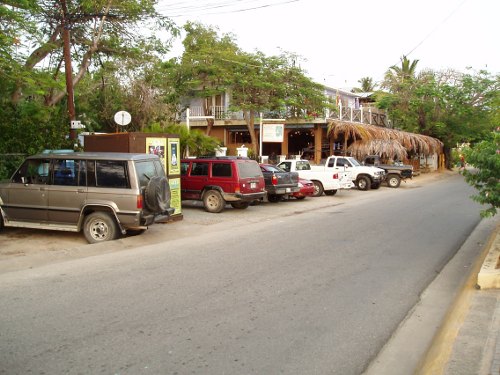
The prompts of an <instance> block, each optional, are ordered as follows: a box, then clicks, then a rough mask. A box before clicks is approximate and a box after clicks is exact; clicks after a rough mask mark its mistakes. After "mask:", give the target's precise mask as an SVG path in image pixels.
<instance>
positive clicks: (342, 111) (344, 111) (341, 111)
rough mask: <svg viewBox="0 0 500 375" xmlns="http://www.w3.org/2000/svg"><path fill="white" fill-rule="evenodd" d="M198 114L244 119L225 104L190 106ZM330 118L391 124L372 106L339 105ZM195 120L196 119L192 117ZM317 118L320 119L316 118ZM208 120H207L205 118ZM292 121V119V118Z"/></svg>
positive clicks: (193, 115)
mask: <svg viewBox="0 0 500 375" xmlns="http://www.w3.org/2000/svg"><path fill="white" fill-rule="evenodd" d="M197 116H214V117H215V120H216V121H218V120H219V121H221V120H244V118H243V112H241V111H238V112H232V111H228V110H227V108H225V107H224V106H211V107H209V110H208V113H204V111H203V107H201V106H193V107H190V117H197ZM264 117H269V118H273V116H271V115H270V116H267V114H265V115H264ZM328 119H335V120H340V121H349V122H359V123H363V124H368V125H377V126H385V127H387V126H388V125H389V123H388V122H389V121H388V116H387V113H386V112H385V111H383V110H380V109H377V108H372V107H366V108H364V107H360V108H353V107H344V106H342V105H339V106H338V107H337V111H336V112H331V113H330V114H329V115H328V116H327V118H325V119H324V120H325V122H327V121H328ZM181 120H182V121H185V120H186V112H183V113H182V115H181ZM190 120H191V121H193V120H194V119H191V118H190ZM316 120H319V119H318V118H316ZM203 121H206V120H203ZM290 121H292V120H290Z"/></svg>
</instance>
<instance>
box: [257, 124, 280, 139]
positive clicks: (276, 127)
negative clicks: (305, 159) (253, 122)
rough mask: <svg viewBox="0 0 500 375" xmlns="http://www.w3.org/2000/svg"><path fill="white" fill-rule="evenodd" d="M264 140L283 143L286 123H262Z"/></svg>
mask: <svg viewBox="0 0 500 375" xmlns="http://www.w3.org/2000/svg"><path fill="white" fill-rule="evenodd" d="M262 127H263V130H262V142H279V143H283V134H284V132H285V125H284V124H262Z"/></svg>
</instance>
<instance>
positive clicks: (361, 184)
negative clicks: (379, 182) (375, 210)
mask: <svg viewBox="0 0 500 375" xmlns="http://www.w3.org/2000/svg"><path fill="white" fill-rule="evenodd" d="M356 186H357V187H358V189H359V190H370V187H371V181H370V179H369V178H368V177H366V176H360V177H358V180H357V181H356Z"/></svg>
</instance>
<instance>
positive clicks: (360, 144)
mask: <svg viewBox="0 0 500 375" xmlns="http://www.w3.org/2000/svg"><path fill="white" fill-rule="evenodd" d="M347 151H349V152H350V154H351V155H352V156H354V157H355V158H357V159H362V158H363V157H364V156H366V155H380V156H382V157H384V158H387V159H392V160H405V159H406V158H407V152H406V148H404V147H403V145H402V144H401V143H399V141H397V140H384V139H373V140H371V141H356V142H353V143H352V144H351V145H350V146H349V148H348V149H347Z"/></svg>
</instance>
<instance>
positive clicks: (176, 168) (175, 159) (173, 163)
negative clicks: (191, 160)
mask: <svg viewBox="0 0 500 375" xmlns="http://www.w3.org/2000/svg"><path fill="white" fill-rule="evenodd" d="M168 156H169V157H168V175H169V176H170V175H174V174H181V168H180V165H179V164H180V159H179V138H169V139H168Z"/></svg>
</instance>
